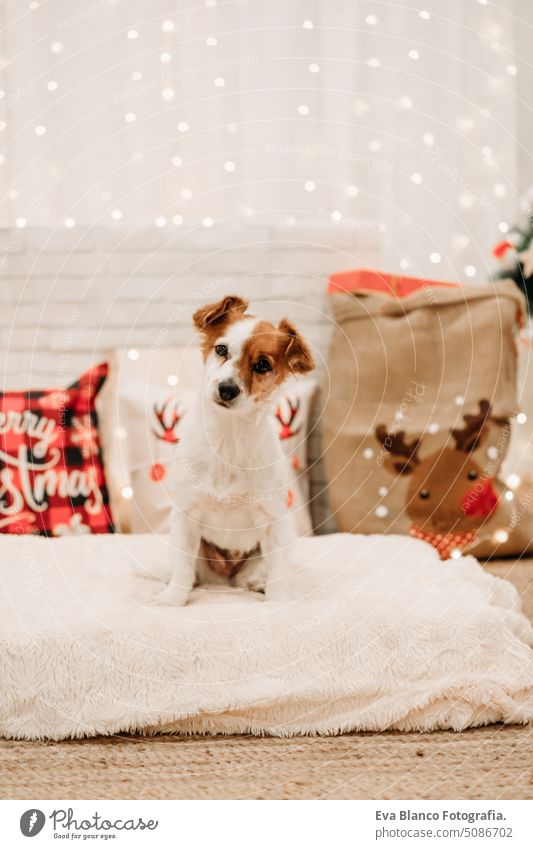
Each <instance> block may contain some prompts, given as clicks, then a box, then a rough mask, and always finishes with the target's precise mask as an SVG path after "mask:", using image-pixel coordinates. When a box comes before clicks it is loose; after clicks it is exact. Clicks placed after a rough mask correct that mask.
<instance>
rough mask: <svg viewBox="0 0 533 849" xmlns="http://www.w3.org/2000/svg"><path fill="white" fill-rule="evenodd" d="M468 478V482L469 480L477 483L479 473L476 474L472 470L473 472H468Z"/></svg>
mask: <svg viewBox="0 0 533 849" xmlns="http://www.w3.org/2000/svg"><path fill="white" fill-rule="evenodd" d="M467 477H468V480H469V481H475V480H476V478H477V472H475V471H474V470H473V469H472V471H471V472H468V475H467Z"/></svg>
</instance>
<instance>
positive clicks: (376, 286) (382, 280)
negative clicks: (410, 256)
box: [328, 268, 461, 298]
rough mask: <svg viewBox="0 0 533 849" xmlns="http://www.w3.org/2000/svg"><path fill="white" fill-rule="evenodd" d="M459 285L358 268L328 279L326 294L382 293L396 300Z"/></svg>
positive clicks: (458, 284)
mask: <svg viewBox="0 0 533 849" xmlns="http://www.w3.org/2000/svg"><path fill="white" fill-rule="evenodd" d="M460 285H461V284H460V283H443V282H442V281H441V280H422V279H420V278H419V277H404V276H402V275H399V274H384V273H383V272H381V271H370V270H368V269H366V268H359V269H356V270H355V271H341V272H339V273H338V274H332V275H331V277H330V278H329V285H328V292H329V294H333V293H335V292H344V293H346V292H362V291H367V292H383V293H384V294H386V295H394V296H395V297H397V298H405V297H406V296H407V295H411V294H412V293H413V292H418V290H419V289H425V288H428V287H431V288H433V287H435V286H437V287H439V288H444V289H450V288H457V287H458V286H460Z"/></svg>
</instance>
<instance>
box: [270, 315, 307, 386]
mask: <svg viewBox="0 0 533 849" xmlns="http://www.w3.org/2000/svg"><path fill="white" fill-rule="evenodd" d="M278 330H279V331H280V333H282V334H283V339H282V343H281V344H282V348H283V353H284V356H285V358H286V360H287V365H288V367H289V369H290V371H292V372H295V373H296V374H305V373H306V372H308V371H311V370H312V369H314V367H315V362H314V360H313V357H312V354H311V351H310V349H309V345H308V344H307V342H306V341H305V339H304V338H303V336H300V334H299V333H298V331H297V330H296V328H295V326H294V325H293V324H291V322H290V321H287V319H286V318H284V319H283V320H282V321H280V323H279V325H278Z"/></svg>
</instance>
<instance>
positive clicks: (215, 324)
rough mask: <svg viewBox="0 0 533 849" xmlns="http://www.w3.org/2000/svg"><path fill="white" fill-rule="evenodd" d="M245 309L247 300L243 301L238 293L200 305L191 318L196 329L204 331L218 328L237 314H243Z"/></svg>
mask: <svg viewBox="0 0 533 849" xmlns="http://www.w3.org/2000/svg"><path fill="white" fill-rule="evenodd" d="M247 309H248V301H244V300H243V299H242V298H239V296H238V295H226V297H225V298H222V300H221V301H218V302H217V303H216V304H206V305H205V307H200V309H199V310H196V312H195V313H194V315H193V317H192V320H193V322H194V325H195V327H196V329H197V330H202V331H206V330H210V329H212V328H216V329H217V330H218V329H222V327H223V326H224V325H225V324H227V323H228V322H230V321H232V319H233V318H236V317H238V315H239V314H241V315H244V313H245V312H246V310H247Z"/></svg>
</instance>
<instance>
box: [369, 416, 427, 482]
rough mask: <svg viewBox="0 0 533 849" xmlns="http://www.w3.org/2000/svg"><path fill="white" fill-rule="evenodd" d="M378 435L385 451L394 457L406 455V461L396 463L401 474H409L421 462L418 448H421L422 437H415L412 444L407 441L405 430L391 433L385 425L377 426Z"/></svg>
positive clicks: (396, 467) (396, 468) (395, 466)
mask: <svg viewBox="0 0 533 849" xmlns="http://www.w3.org/2000/svg"><path fill="white" fill-rule="evenodd" d="M376 437H377V439H378V441H379V442H381V444H382V445H383V448H384V449H385V451H388V453H389V454H390V455H391V456H392V457H406V458H407V459H406V462H403V463H402V462H401V461H400V462H398V463H394V464H393V465H394V468H395V470H396V471H397V472H398V473H399V474H400V475H409V474H411V472H413V471H414V467H415V466H417V465H418V463H420V459H419V457H418V454H417V452H418V449H419V448H420V443H421V441H422V440H421V439H414V440H413V441H412V442H411V443H410V444H409V443H408V442H406V441H405V431H404V430H399V431H398V432H397V433H389V431H388V430H387V428H386V427H385V425H378V426H377V428H376Z"/></svg>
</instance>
